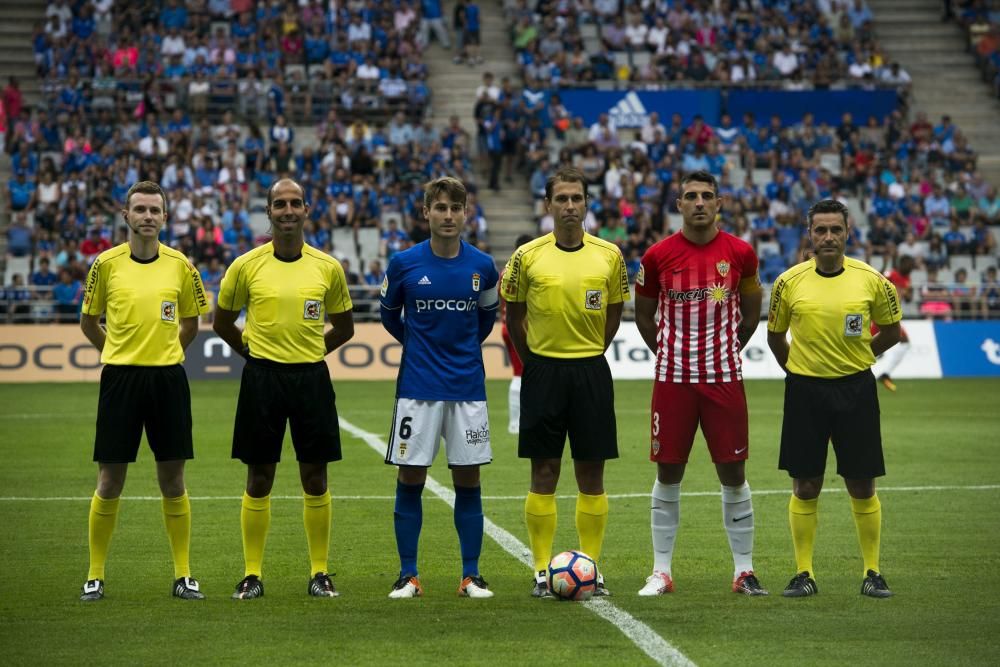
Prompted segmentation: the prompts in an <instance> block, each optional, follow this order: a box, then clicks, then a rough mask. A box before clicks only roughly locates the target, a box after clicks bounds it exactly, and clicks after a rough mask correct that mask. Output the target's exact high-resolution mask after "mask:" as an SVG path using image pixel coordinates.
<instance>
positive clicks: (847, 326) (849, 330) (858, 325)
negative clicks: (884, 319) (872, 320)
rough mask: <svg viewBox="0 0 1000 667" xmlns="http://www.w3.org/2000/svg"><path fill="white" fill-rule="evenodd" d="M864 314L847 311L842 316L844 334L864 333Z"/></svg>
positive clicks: (857, 334) (856, 334) (855, 334)
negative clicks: (847, 312)
mask: <svg viewBox="0 0 1000 667" xmlns="http://www.w3.org/2000/svg"><path fill="white" fill-rule="evenodd" d="M864 321H865V318H864V315H862V314H861V313H849V314H847V315H845V316H844V335H845V336H860V335H861V334H862V333H864Z"/></svg>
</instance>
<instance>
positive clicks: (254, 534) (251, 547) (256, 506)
mask: <svg viewBox="0 0 1000 667" xmlns="http://www.w3.org/2000/svg"><path fill="white" fill-rule="evenodd" d="M270 527H271V496H264V497H263V498H254V497H252V496H249V495H247V493H246V491H244V492H243V507H242V509H241V510H240V528H242V530H243V561H244V562H245V563H246V572H245V573H244V575H243V576H246V577H249V576H250V575H251V574H255V575H257V576H258V577H259V576H261V569H262V567H263V564H264V544H265V543H266V542H267V531H268V529H269V528H270Z"/></svg>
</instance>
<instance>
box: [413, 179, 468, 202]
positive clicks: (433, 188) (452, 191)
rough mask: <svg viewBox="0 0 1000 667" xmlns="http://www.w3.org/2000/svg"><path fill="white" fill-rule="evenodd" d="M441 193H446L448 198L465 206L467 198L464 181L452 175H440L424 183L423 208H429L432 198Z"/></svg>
mask: <svg viewBox="0 0 1000 667" xmlns="http://www.w3.org/2000/svg"><path fill="white" fill-rule="evenodd" d="M443 194H444V195H448V199H450V200H451V201H453V202H458V203H460V204H461V205H462V206H465V204H466V202H467V201H468V199H469V192H468V190H466V188H465V183H463V182H462V181H460V180H458V179H457V178H455V177H454V176H442V177H441V178H435V179H434V180H433V181H431V182H430V183H427V184H426V185H424V208H428V209H429V208H430V207H431V204H433V203H434V200H435V199H437V198H438V197H440V196H441V195H443Z"/></svg>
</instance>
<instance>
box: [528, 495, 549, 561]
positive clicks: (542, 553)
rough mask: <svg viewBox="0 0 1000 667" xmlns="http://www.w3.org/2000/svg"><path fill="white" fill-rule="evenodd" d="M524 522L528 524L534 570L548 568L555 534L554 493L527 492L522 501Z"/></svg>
mask: <svg viewBox="0 0 1000 667" xmlns="http://www.w3.org/2000/svg"><path fill="white" fill-rule="evenodd" d="M524 522H525V523H526V524H528V541H529V542H531V556H532V558H533V559H534V561H535V572H539V571H541V570H544V569H546V568H548V566H549V559H550V558H552V540H554V539H555V536H556V495H555V494H554V493H548V494H542V493H532V492H528V497H527V498H526V499H525V501H524Z"/></svg>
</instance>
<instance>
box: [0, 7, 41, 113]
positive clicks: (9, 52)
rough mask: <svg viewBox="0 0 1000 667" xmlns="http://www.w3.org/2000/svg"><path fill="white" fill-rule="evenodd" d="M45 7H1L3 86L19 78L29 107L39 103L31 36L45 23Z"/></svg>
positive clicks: (0, 65)
mask: <svg viewBox="0 0 1000 667" xmlns="http://www.w3.org/2000/svg"><path fill="white" fill-rule="evenodd" d="M46 4H47V3H46V1H45V0H3V6H2V7H0V74H2V81H0V86H6V85H7V78H8V77H10V76H16V77H17V80H18V83H19V84H20V86H21V92H22V93H24V104H25V106H27V107H31V106H34V105H35V104H38V101H39V99H40V95H39V81H38V78H37V77H36V76H35V57H34V51H33V50H32V45H31V32H32V29H33V28H34V25H35V23H41V22H43V21H44V20H45V7H46Z"/></svg>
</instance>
